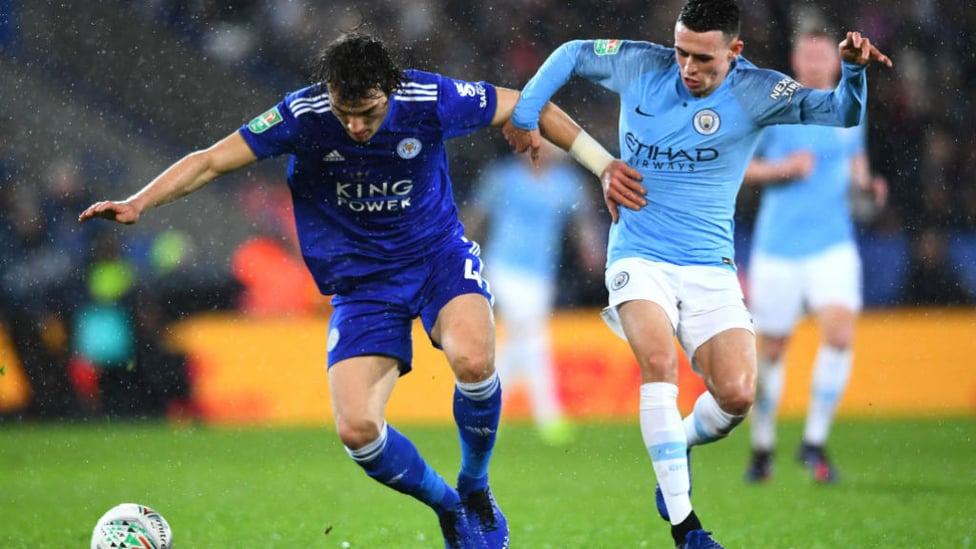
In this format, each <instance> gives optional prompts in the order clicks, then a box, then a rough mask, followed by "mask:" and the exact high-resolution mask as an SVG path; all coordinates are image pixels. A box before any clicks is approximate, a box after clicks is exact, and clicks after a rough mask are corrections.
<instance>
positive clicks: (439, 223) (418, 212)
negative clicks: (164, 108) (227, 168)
mask: <svg viewBox="0 0 976 549" xmlns="http://www.w3.org/2000/svg"><path fill="white" fill-rule="evenodd" d="M407 75H408V77H409V78H408V80H407V81H406V82H404V83H403V85H402V87H401V89H399V90H397V91H396V92H395V93H394V94H393V96H392V97H391V98H390V103H389V112H388V113H387V116H386V120H385V121H384V122H383V124H382V126H381V127H380V129H379V130H378V131H377V132H376V134H375V135H374V136H373V137H372V138H371V139H370V140H369V142H367V143H357V142H356V141H354V140H353V139H352V138H350V137H349V135H348V134H347V133H346V131H345V129H344V128H343V126H342V123H341V122H340V121H339V119H338V118H337V117H336V116H335V115H334V114H333V113H332V112H331V107H330V103H329V95H328V92H327V90H326V89H325V87H324V86H310V87H307V88H304V89H301V90H298V91H295V92H292V93H289V94H287V95H286V96H285V98H284V100H283V101H281V102H280V103H278V104H277V105H275V106H274V107H272V108H271V109H269V110H268V111H266V112H265V113H263V114H261V115H260V116H258V117H256V118H255V119H253V120H252V121H251V122H250V123H248V124H246V125H244V126H243V127H241V129H240V130H239V131H240V134H241V135H242V136H243V137H244V139H245V141H247V143H248V145H249V146H250V147H251V149H252V150H253V151H254V154H255V155H256V156H257V157H258V158H259V159H263V158H268V157H271V156H276V155H281V154H288V155H291V159H290V163H289V166H288V185H289V187H290V188H291V194H292V199H293V202H294V210H295V221H296V225H297V230H298V239H299V243H300V245H301V250H302V255H303V256H304V258H305V263H306V264H307V265H308V268H309V270H310V271H311V272H312V276H313V277H314V278H315V281H316V282H317V284H318V286H319V289H320V291H321V292H322V293H323V294H333V293H341V292H344V291H346V290H347V289H348V288H350V287H351V285H352V284H354V282H355V280H356V279H357V278H358V277H363V276H371V275H377V274H382V273H384V272H386V271H392V270H394V269H397V268H398V267H399V266H400V265H402V264H403V263H405V262H411V261H418V260H421V259H423V258H424V257H426V256H427V255H428V254H429V253H431V252H432V251H434V250H437V249H439V248H440V247H441V246H443V245H444V244H446V243H447V242H452V241H454V240H456V239H458V238H460V237H462V236H463V234H464V229H463V227H462V225H461V222H460V221H459V219H458V210H457V206H456V204H455V202H454V193H453V189H452V185H451V179H450V177H449V175H448V160H447V153H446V150H445V144H444V141H445V140H446V139H450V138H452V137H456V136H460V135H464V134H467V133H470V132H472V131H474V130H477V129H479V128H483V127H486V126H488V125H490V124H491V120H492V118H493V116H494V114H495V105H496V96H495V88H494V87H492V86H491V85H490V84H487V83H484V82H476V83H475V82H465V81H461V80H454V79H451V78H448V77H445V76H442V75H438V74H432V73H427V72H422V71H417V70H408V71H407Z"/></svg>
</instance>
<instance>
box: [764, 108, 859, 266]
mask: <svg viewBox="0 0 976 549" xmlns="http://www.w3.org/2000/svg"><path fill="white" fill-rule="evenodd" d="M798 151H807V152H810V153H811V154H812V155H813V157H814V161H813V162H814V165H813V170H812V171H811V173H810V175H808V176H807V177H805V178H803V179H796V180H792V181H788V182H785V183H782V184H773V185H764V186H763V189H762V198H761V201H760V206H759V215H758V216H757V218H756V228H755V232H754V234H753V248H754V249H756V250H758V251H762V252H764V253H767V254H771V255H778V256H781V257H801V256H805V255H809V254H812V253H816V252H820V251H823V250H824V249H826V248H828V247H830V246H833V245H836V244H841V243H845V242H853V241H854V222H853V220H852V219H851V209H850V204H849V202H848V194H847V190H848V188H849V187H850V180H851V161H852V160H853V159H854V157H856V156H858V155H860V154H862V153H864V126H863V125H859V126H856V127H854V128H831V127H826V126H772V127H770V128H767V129H766V131H765V132H764V134H763V136H762V138H761V139H760V141H759V145H758V147H757V148H756V155H757V156H760V157H763V158H765V159H766V160H770V161H778V160H782V159H784V158H785V157H787V156H789V155H790V154H792V153H794V152H798Z"/></svg>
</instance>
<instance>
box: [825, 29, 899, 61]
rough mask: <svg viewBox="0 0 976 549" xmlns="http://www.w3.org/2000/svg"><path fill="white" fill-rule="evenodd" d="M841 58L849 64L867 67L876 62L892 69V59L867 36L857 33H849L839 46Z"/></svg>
mask: <svg viewBox="0 0 976 549" xmlns="http://www.w3.org/2000/svg"><path fill="white" fill-rule="evenodd" d="M837 49H838V50H840V57H841V59H843V60H844V61H847V62H848V63H857V64H858V65H867V64H868V63H871V62H875V63H881V64H882V65H884V66H886V67H891V58H889V57H888V56H887V55H885V54H883V53H881V50H879V49H878V48H876V47H874V45H872V44H871V40H870V39H869V38H868V37H867V36H861V33H859V32H857V31H848V33H847V36H846V37H845V38H844V40H842V41H841V43H840V44H838V45H837Z"/></svg>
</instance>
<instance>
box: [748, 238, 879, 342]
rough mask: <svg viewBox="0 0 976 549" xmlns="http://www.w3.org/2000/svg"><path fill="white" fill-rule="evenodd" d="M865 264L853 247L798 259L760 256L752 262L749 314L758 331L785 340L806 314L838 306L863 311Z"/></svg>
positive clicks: (852, 245) (838, 248) (837, 247)
mask: <svg viewBox="0 0 976 549" xmlns="http://www.w3.org/2000/svg"><path fill="white" fill-rule="evenodd" d="M861 285H862V282H861V258H860V256H859V255H858V252H857V247H856V246H855V245H854V244H853V243H849V242H848V243H844V244H838V245H836V246H831V247H830V248H827V249H826V250H824V251H823V252H820V253H817V254H813V255H808V256H805V257H798V258H785V257H778V256H771V255H768V254H764V253H762V252H759V251H756V252H754V253H753V254H752V258H751V260H750V261H749V272H748V288H749V308H750V309H751V310H752V314H753V317H754V319H755V322H756V330H757V331H759V332H761V333H764V334H768V335H771V336H777V337H780V336H787V335H789V334H790V333H791V332H792V331H793V328H794V327H795V326H796V323H797V322H799V320H800V319H801V318H802V317H803V316H804V315H805V314H806V313H807V312H808V311H817V310H819V309H821V308H823V307H824V306H827V305H839V306H842V307H847V308H848V309H850V310H852V311H854V312H859V311H860V310H861V307H862V294H861V289H862V286H861Z"/></svg>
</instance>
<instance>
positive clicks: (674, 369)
mask: <svg viewBox="0 0 976 549" xmlns="http://www.w3.org/2000/svg"><path fill="white" fill-rule="evenodd" d="M637 363H638V364H639V365H640V369H641V382H643V383H654V382H658V381H667V380H670V379H675V378H676V377H677V375H678V363H677V361H676V358H675V356H674V354H672V353H670V352H667V351H652V352H647V353H643V354H641V355H640V356H638V357H637Z"/></svg>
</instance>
